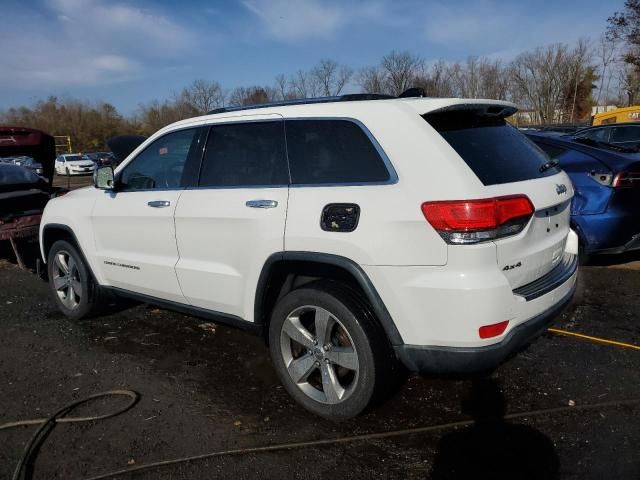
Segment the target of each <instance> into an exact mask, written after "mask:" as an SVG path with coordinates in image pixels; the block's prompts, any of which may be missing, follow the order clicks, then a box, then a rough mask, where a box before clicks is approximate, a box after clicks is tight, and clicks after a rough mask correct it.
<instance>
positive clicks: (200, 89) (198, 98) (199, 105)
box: [178, 79, 224, 114]
mask: <svg viewBox="0 0 640 480" xmlns="http://www.w3.org/2000/svg"><path fill="white" fill-rule="evenodd" d="M178 100H179V101H181V102H184V103H186V104H187V105H189V106H191V107H192V108H193V109H194V110H195V111H196V112H197V113H199V114H204V113H207V112H209V111H211V110H213V109H214V108H217V107H222V106H224V92H223V90H222V87H221V86H220V84H219V83H218V82H216V81H208V80H202V79H201V80H195V81H194V82H193V83H192V84H191V85H189V86H188V87H185V88H184V89H183V90H182V92H180V95H179V99H178Z"/></svg>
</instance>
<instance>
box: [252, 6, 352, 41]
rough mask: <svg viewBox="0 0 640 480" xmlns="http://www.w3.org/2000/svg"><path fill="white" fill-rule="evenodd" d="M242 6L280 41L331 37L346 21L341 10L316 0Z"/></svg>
mask: <svg viewBox="0 0 640 480" xmlns="http://www.w3.org/2000/svg"><path fill="white" fill-rule="evenodd" d="M243 3H244V6H245V7H246V8H247V9H248V10H249V11H250V12H251V13H253V14H254V15H256V16H257V17H258V18H260V20H261V21H262V22H263V23H264V25H265V27H266V28H267V30H268V32H269V33H270V34H271V35H273V36H274V37H276V38H279V39H281V40H297V39H300V38H307V37H324V36H327V35H331V34H332V33H334V32H335V31H336V30H337V29H338V28H339V27H341V26H342V25H343V24H344V22H345V20H346V16H345V11H344V8H343V7H340V6H329V5H322V4H321V3H320V2H319V1H318V0H299V1H295V0H245V1H244V2H243Z"/></svg>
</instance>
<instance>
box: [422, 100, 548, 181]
mask: <svg viewBox="0 0 640 480" xmlns="http://www.w3.org/2000/svg"><path fill="white" fill-rule="evenodd" d="M424 118H425V120H426V121H427V122H429V124H430V125H431V126H432V127H434V128H435V129H436V130H437V131H438V133H440V135H441V136H442V137H443V138H444V139H445V140H446V141H447V143H449V145H451V147H453V149H454V150H455V151H456V152H457V153H458V155H460V157H461V158H462V160H464V162H465V163H466V164H467V165H468V166H469V168H470V169H471V170H472V171H473V173H475V174H476V176H477V177H478V178H479V179H480V181H481V182H482V183H483V184H484V185H498V184H502V183H512V182H522V181H525V180H533V179H536V178H541V177H547V176H551V175H555V174H556V173H558V172H559V171H560V170H559V169H558V168H557V167H552V168H549V169H546V170H545V169H542V168H541V167H542V166H543V165H544V164H545V163H547V162H548V161H549V157H548V156H547V155H546V154H545V153H544V152H543V151H542V150H541V149H540V148H539V147H538V146H537V145H536V144H534V143H533V142H532V141H531V140H529V139H528V138H527V137H526V136H525V135H524V134H522V133H521V132H519V131H518V130H517V129H516V128H514V127H512V126H511V125H509V124H508V123H507V122H506V121H505V120H504V119H502V118H493V117H486V116H480V115H473V114H470V113H468V112H446V113H436V114H427V115H425V116H424Z"/></svg>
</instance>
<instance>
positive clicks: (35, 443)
mask: <svg viewBox="0 0 640 480" xmlns="http://www.w3.org/2000/svg"><path fill="white" fill-rule="evenodd" d="M112 395H122V396H127V397H130V398H131V401H130V402H129V403H128V404H127V405H126V406H124V407H123V408H121V409H119V410H117V411H114V412H112V413H108V414H105V415H99V416H94V417H62V416H63V415H65V414H66V413H68V412H70V411H71V410H73V409H74V408H75V407H77V406H78V405H80V404H83V403H86V402H89V401H91V400H95V399H97V398H103V397H108V396H112ZM139 398H140V397H139V395H138V394H137V393H136V392H133V391H131V390H111V391H109V392H103V393H98V394H95V395H91V396H90V397H86V398H83V399H80V400H77V401H75V402H73V403H70V404H69V405H66V406H65V407H63V408H61V409H60V410H58V411H57V412H56V413H54V414H53V415H51V416H50V417H49V418H46V419H36V420H25V421H20V422H13V423H7V424H4V425H0V430H3V429H8V428H13V427H19V426H24V425H41V426H40V428H39V429H38V431H36V433H35V434H34V435H33V437H32V438H31V440H30V441H29V443H28V444H27V446H26V447H25V450H24V453H23V456H22V458H21V459H20V463H19V464H18V466H17V467H16V470H15V472H14V474H13V477H12V479H13V480H18V479H19V478H20V474H21V473H22V471H23V470H24V469H25V467H26V466H30V463H31V462H32V461H33V460H34V453H35V452H37V449H38V447H39V445H41V444H42V441H43V440H44V439H45V438H46V435H47V434H48V433H49V431H50V429H51V428H53V427H54V426H55V425H56V424H57V423H70V422H88V421H95V420H103V419H106V418H111V417H114V416H116V415H119V414H121V413H123V412H125V411H127V410H129V409H130V408H131V407H133V406H134V405H135V404H136V402H137V401H138V399H139ZM638 404H640V399H637V398H636V399H628V400H614V401H609V402H600V403H592V404H582V405H576V406H573V407H572V406H566V407H554V408H545V409H539V410H530V411H526V412H518V413H511V414H508V415H505V416H504V419H505V420H514V419H519V418H528V417H536V416H541V415H553V414H557V413H568V412H574V411H584V410H598V409H603V408H613V407H622V406H632V405H638ZM60 417H62V418H60ZM473 423H474V420H461V421H457V422H450V423H443V424H439V425H429V426H425V427H414V428H406V429H401V430H391V431H387V432H378V433H368V434H363V435H351V436H347V437H337V438H327V439H321V440H310V441H303V442H292V443H281V444H277V445H265V446H259V447H248V448H238V449H234V450H221V451H216V452H210V453H204V454H200V455H193V456H189V457H182V458H175V459H169V460H163V461H159V462H153V463H147V464H145V465H138V466H135V467H129V468H124V469H121V470H115V471H113V472H109V473H103V474H100V475H97V476H94V477H90V478H87V479H86V480H105V479H109V478H115V477H120V476H122V475H129V474H131V473H134V472H140V471H143V470H152V469H155V468H159V467H164V466H169V465H176V464H180V463H188V462H193V461H197V460H204V459H207V458H215V457H223V456H232V455H246V454H251V453H263V452H274V451H281V450H294V449H299V448H310V447H320V446H325V445H336V444H345V443H352V442H362V441H370V440H379V439H383V438H393V437H399V436H403V435H415V434H420V433H428V432H433V431H438V430H445V429H450V428H456V427H464V426H469V425H472V424H473ZM28 474H29V472H27V475H28Z"/></svg>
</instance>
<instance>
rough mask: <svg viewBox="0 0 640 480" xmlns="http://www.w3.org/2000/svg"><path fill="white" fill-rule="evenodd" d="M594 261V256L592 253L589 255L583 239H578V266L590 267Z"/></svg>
mask: <svg viewBox="0 0 640 480" xmlns="http://www.w3.org/2000/svg"><path fill="white" fill-rule="evenodd" d="M591 260H593V256H592V255H591V254H590V253H587V249H586V247H585V244H584V241H583V240H582V238H579V239H578V264H579V265H583V266H585V265H589V263H590V262H591Z"/></svg>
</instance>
